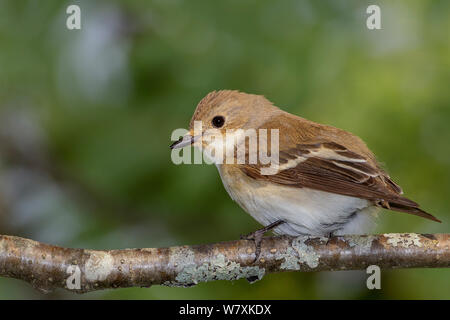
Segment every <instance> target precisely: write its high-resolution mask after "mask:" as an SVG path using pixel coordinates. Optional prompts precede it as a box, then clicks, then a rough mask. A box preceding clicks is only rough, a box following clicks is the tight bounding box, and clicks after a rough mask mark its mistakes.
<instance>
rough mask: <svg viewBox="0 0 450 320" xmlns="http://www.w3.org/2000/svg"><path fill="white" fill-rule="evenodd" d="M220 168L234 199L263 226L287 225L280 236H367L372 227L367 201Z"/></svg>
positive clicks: (278, 231) (278, 229)
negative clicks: (280, 183)
mask: <svg viewBox="0 0 450 320" xmlns="http://www.w3.org/2000/svg"><path fill="white" fill-rule="evenodd" d="M217 167H218V169H219V173H220V175H221V178H222V181H223V184H224V186H225V189H226V190H227V191H228V193H229V194H230V196H231V198H232V199H233V200H235V201H236V202H237V203H238V204H239V205H240V206H241V207H242V208H243V209H244V210H245V211H247V212H248V213H249V214H250V215H251V216H252V217H253V218H254V219H256V220H257V221H258V222H259V223H261V224H262V225H264V226H265V225H268V224H270V223H272V222H274V221H277V220H280V219H281V220H284V221H286V223H284V224H281V225H280V226H279V227H277V228H276V229H275V230H274V231H275V232H276V233H278V234H288V235H299V234H311V235H328V234H329V233H330V232H333V233H335V234H339V233H346V234H348V233H363V231H364V229H365V227H368V226H369V224H371V223H370V222H371V220H372V219H370V215H368V214H365V213H368V211H369V210H364V209H366V208H370V207H371V203H370V202H369V201H367V200H365V199H360V198H355V197H348V196H344V195H338V194H333V193H329V192H324V191H318V190H313V189H309V188H296V187H287V186H281V185H276V184H273V183H268V182H265V181H256V180H254V179H252V178H250V177H247V176H246V175H245V174H243V173H242V172H241V171H240V170H239V169H237V170H233V169H229V168H228V167H227V166H220V165H218V166H217ZM230 170H232V172H230Z"/></svg>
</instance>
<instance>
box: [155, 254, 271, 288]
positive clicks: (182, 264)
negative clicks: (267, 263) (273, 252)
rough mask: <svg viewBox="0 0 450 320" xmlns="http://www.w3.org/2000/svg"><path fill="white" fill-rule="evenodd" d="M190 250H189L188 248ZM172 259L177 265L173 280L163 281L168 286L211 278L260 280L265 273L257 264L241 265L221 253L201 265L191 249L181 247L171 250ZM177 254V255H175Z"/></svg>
mask: <svg viewBox="0 0 450 320" xmlns="http://www.w3.org/2000/svg"><path fill="white" fill-rule="evenodd" d="M189 251H190V250H189ZM173 254H174V256H172V259H174V260H176V263H177V265H178V267H177V268H176V270H177V276H176V278H175V281H168V282H165V283H164V285H168V286H191V285H195V284H198V283H199V282H207V281H212V280H237V279H241V278H252V279H253V278H256V279H257V280H260V279H261V278H262V277H263V276H264V273H265V269H264V268H260V267H258V266H251V267H242V266H241V265H240V264H239V263H236V262H234V261H229V260H227V259H226V258H225V256H224V255H223V254H218V255H217V256H215V257H214V258H213V259H212V260H211V261H210V262H204V263H203V264H201V265H197V264H195V262H194V261H195V260H194V258H195V256H194V253H193V252H192V251H190V252H188V251H185V250H183V249H179V248H178V250H177V252H176V253H175V252H173ZM175 255H178V257H175Z"/></svg>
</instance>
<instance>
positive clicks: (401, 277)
mask: <svg viewBox="0 0 450 320" xmlns="http://www.w3.org/2000/svg"><path fill="white" fill-rule="evenodd" d="M69 4H78V5H80V7H81V13H82V29H81V30H73V31H69V30H67V28H66V17H67V14H66V12H65V11H66V8H67V6H68V5H69ZM369 4H378V5H380V7H381V10H382V30H377V31H370V30H368V29H367V28H366V17H367V14H366V8H367V6H368V5H369ZM449 30H450V2H449V1H445V0H441V1H433V0H430V1H426V0H402V1H395V2H392V1H375V0H374V1H350V0H348V1H335V0H328V1H313V0H309V1H306V0H304V1H299V0H290V1H289V0H287V1H269V0H264V1H263V0H258V1H257V0H253V1H237V0H231V1H221V2H218V1H215V2H213V1H206V0H203V1H198V0H192V1H182V0H165V1H162V0H158V1H137V0H132V1H106V0H105V1H100V0H96V1H76V0H73V1H57V0H45V1H31V0H30V1H25V0H20V1H12V0H11V1H4V0H0V133H2V132H3V137H6V138H8V139H9V140H10V142H11V141H12V142H13V143H15V144H16V145H19V149H20V150H21V152H19V153H18V154H15V155H14V156H12V157H11V156H10V157H8V156H6V153H3V154H0V156H1V158H0V174H1V176H0V178H1V181H0V210H1V211H0V233H9V234H15V235H18V236H23V237H28V238H33V239H35V240H39V241H46V242H50V243H54V244H58V245H63V246H70V247H87V248H93V249H100V248H102V249H108V248H128V247H156V246H169V245H181V244H196V243H208V242H215V241H222V240H228V239H236V238H237V237H238V236H239V235H240V234H243V233H247V232H250V231H252V230H254V229H256V228H257V227H258V224H257V223H256V222H255V221H253V220H252V218H251V217H250V216H249V215H247V214H245V213H244V212H243V210H241V209H240V208H239V207H238V205H237V204H235V203H233V202H232V200H231V199H230V198H229V197H228V195H227V194H226V192H225V190H224V188H223V186H222V184H221V181H220V179H219V175H218V173H217V172H216V169H215V167H213V166H208V165H192V166H188V165H180V166H175V165H174V164H173V163H172V162H171V158H170V150H169V148H168V145H169V144H170V134H171V132H172V130H174V129H176V128H181V127H187V125H188V122H189V119H190V117H191V115H192V113H193V111H194V108H195V106H196V103H197V102H198V101H199V100H200V99H201V98H202V97H203V96H204V95H206V93H208V92H209V91H212V90H216V89H239V90H241V91H244V92H249V93H257V94H264V95H265V96H266V97H267V98H269V99H270V100H271V101H273V102H274V103H275V104H276V105H278V106H280V107H281V108H283V109H285V110H287V111H289V112H292V113H295V114H298V115H301V116H303V117H305V118H308V119H311V120H314V121H317V122H322V123H326V124H331V125H334V126H337V127H341V128H343V129H346V130H349V131H351V132H353V133H355V134H357V135H359V136H360V137H362V138H363V139H364V140H365V141H366V142H367V144H368V145H369V147H370V148H371V149H372V150H373V151H374V152H375V153H376V154H377V155H378V157H379V160H380V161H382V162H383V163H386V164H387V165H386V167H387V169H388V170H389V172H390V173H391V176H392V177H393V178H394V179H395V180H396V181H397V182H398V183H399V184H400V185H402V186H403V188H404V190H405V193H406V195H407V196H409V197H411V198H412V199H414V200H416V201H418V202H419V203H421V204H422V206H423V207H424V208H426V209H427V210H429V211H430V212H432V213H433V214H435V215H436V216H437V217H439V218H440V219H442V220H443V221H444V222H443V223H442V224H437V223H433V222H430V221H426V220H423V219H420V218H417V217H414V216H407V215H405V214H401V213H390V212H387V211H386V212H383V213H382V214H381V215H380V219H379V225H378V229H377V231H378V232H381V233H385V232H423V233H437V232H449V221H450V214H449V210H450V202H449V201H448V198H447V197H448V196H449V193H450V147H449V141H450V126H449V123H450V90H449V89H448V88H449V86H450V34H449ZM0 141H3V140H0ZM24 158H26V159H32V161H31V162H32V164H31V165H30V163H28V162H27V161H23V160H24ZM18 159H19V160H20V159H22V160H21V161H19V160H18ZM33 161H34V162H33ZM33 163H34V164H33ZM366 276H367V275H366V274H365V272H364V271H361V272H328V273H310V274H300V273H286V274H274V275H269V276H266V277H265V278H264V279H263V280H262V281H259V282H257V283H256V284H252V285H250V284H248V283H247V282H246V281H245V280H240V281H236V282H234V283H230V282H223V281H219V282H214V283H207V284H200V285H198V286H196V287H193V288H189V289H182V288H166V287H152V288H145V289H144V288H143V289H138V288H133V289H123V290H109V291H102V292H96V293H91V294H87V295H83V296H77V295H74V294H71V293H69V292H63V291H57V292H55V293H53V294H50V295H47V296H43V295H41V294H39V293H38V292H36V291H35V290H33V289H32V288H31V287H30V286H29V285H27V284H25V283H22V282H20V281H18V280H13V279H4V278H2V279H0V298H86V299H88V298H113V299H116V298H137V299H153V298H160V299H161V298H162V299H179V298H194V299H196V298H204V299H209V298H233V299H240V298H246V299H265V298H271V299H283V298H285V299H292V298H300V299H316V298H344V299H346V298H383V299H391V298H437V299H449V298H450V273H449V271H448V270H432V269H429V270H395V271H385V272H383V274H382V290H380V291H376V292H375V291H369V290H367V289H366V286H365V281H366Z"/></svg>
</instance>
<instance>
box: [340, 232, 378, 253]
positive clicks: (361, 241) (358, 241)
mask: <svg viewBox="0 0 450 320" xmlns="http://www.w3.org/2000/svg"><path fill="white" fill-rule="evenodd" d="M373 240H375V237H373V236H360V235H349V236H345V241H346V242H347V243H348V245H349V247H350V248H353V247H358V248H359V249H360V250H363V251H367V250H370V248H371V247H372V242H373Z"/></svg>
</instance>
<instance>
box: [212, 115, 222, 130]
mask: <svg viewBox="0 0 450 320" xmlns="http://www.w3.org/2000/svg"><path fill="white" fill-rule="evenodd" d="M224 124H225V118H224V117H222V116H215V117H214V118H213V119H212V125H213V126H214V127H216V128H221V127H222V126H223V125H224Z"/></svg>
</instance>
